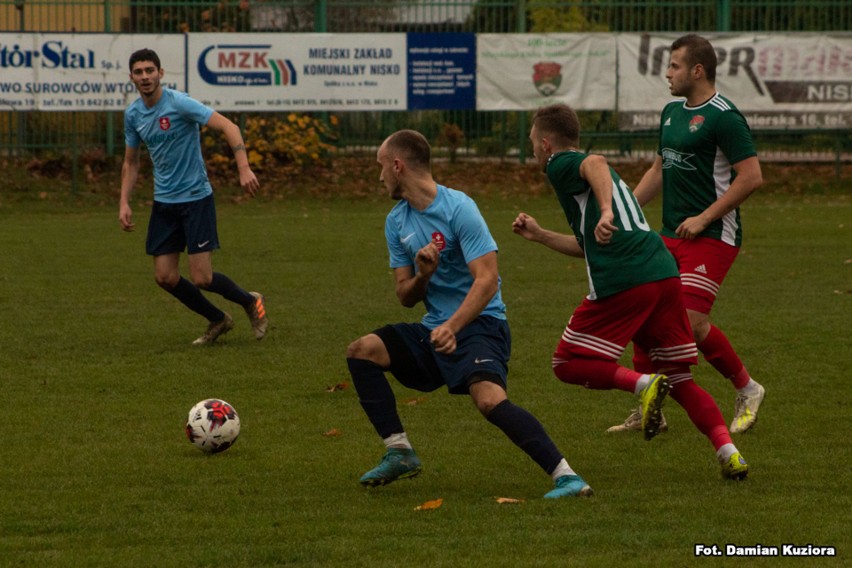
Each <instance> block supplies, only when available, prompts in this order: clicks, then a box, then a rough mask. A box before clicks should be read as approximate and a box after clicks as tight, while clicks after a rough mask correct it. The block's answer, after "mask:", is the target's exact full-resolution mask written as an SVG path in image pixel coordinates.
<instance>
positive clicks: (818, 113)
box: [618, 33, 852, 130]
mask: <svg viewBox="0 0 852 568" xmlns="http://www.w3.org/2000/svg"><path fill="white" fill-rule="evenodd" d="M680 35H681V34H619V35H618V59H619V66H618V83H619V89H618V111H619V122H620V124H619V127H620V128H621V129H622V130H647V129H656V128H658V127H659V117H660V114H659V113H660V110H662V108H663V106H664V105H665V104H666V103H667V102H668V101H670V100H671V99H672V96H671V94H670V92H669V88H668V83H667V82H666V77H665V75H666V68H667V66H668V63H669V53H670V50H669V48H670V46H671V43H672V42H673V41H674V40H675V39H677V38H678V37H679V36H680ZM702 35H704V37H706V38H707V39H708V40H710V42H711V43H712V44H713V47H714V48H715V49H716V55H717V59H718V65H717V69H716V89H717V90H718V91H719V92H720V93H721V94H723V95H725V96H726V97H728V98H729V99H731V100H732V101H733V102H734V104H735V105H736V106H737V108H738V109H739V110H740V111H741V112H742V113H743V115H745V117H746V120H748V123H749V125H750V126H751V127H752V128H754V129H796V128H808V129H814V128H822V129H847V128H850V127H852V80H850V77H852V35H850V34H832V33H821V34H809V33H800V34H796V33H784V34H777V33H776V34H761V35H754V34H702Z"/></svg>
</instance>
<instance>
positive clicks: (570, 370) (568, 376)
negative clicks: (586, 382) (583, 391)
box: [553, 355, 583, 385]
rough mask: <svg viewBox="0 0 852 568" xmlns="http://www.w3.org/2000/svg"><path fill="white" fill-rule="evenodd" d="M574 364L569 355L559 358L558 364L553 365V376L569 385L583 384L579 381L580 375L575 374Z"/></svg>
mask: <svg viewBox="0 0 852 568" xmlns="http://www.w3.org/2000/svg"><path fill="white" fill-rule="evenodd" d="M574 362H575V361H574V357H571V356H570V355H569V356H567V357H565V356H560V362H559V363H558V364H554V365H553V374H554V375H556V378H557V379H559V380H560V381H562V382H563V383H568V384H571V385H579V384H583V382H582V381H581V380H580V374H579V373H577V372H576V371H577V369H576V366H575V365H574V364H573V363H574Z"/></svg>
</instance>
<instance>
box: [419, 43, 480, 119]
mask: <svg viewBox="0 0 852 568" xmlns="http://www.w3.org/2000/svg"><path fill="white" fill-rule="evenodd" d="M475 108H476V36H475V35H474V34H471V33H435V34H427V33H422V34H421V33H410V34H408V109H409V110H417V109H439V110H473V109H475Z"/></svg>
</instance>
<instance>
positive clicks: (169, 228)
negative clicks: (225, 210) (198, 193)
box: [145, 193, 219, 256]
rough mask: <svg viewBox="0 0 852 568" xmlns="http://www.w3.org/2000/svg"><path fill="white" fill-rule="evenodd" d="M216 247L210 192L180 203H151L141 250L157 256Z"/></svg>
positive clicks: (201, 250) (203, 250) (213, 212)
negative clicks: (205, 195)
mask: <svg viewBox="0 0 852 568" xmlns="http://www.w3.org/2000/svg"><path fill="white" fill-rule="evenodd" d="M218 248H219V235H218V233H217V232H216V205H215V203H214V202H213V194H212V193H211V194H210V195H208V196H207V197H203V198H201V199H198V200H196V201H186V202H184V203H162V202H159V201H155V202H154V206H153V207H152V208H151V220H150V222H149V223H148V237H147V239H146V240H145V251H146V252H147V253H148V254H149V255H151V256H161V255H164V254H172V253H175V252H183V251H184V250H186V252H187V253H188V254H196V253H199V252H207V251H211V250H215V249H218Z"/></svg>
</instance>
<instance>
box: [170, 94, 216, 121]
mask: <svg viewBox="0 0 852 568" xmlns="http://www.w3.org/2000/svg"><path fill="white" fill-rule="evenodd" d="M174 105H175V108H176V109H177V111H178V112H179V113H180V114H181V115H182V116H183V117H185V118H186V119H187V120H190V121H192V122H197V123H198V124H201V125H205V124H207V121H208V120H210V117H211V116H213V112H214V111H213V109H212V108H210V107H209V106H205V105H203V104H201V103H200V102H198V101H197V100H195V99H193V98H192V97H190V96H189V95H187V94H186V93H176V95H175V97H174Z"/></svg>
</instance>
